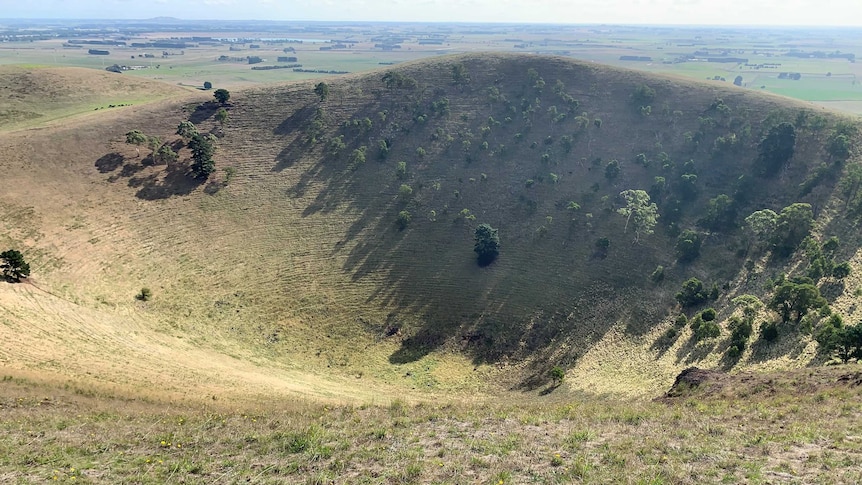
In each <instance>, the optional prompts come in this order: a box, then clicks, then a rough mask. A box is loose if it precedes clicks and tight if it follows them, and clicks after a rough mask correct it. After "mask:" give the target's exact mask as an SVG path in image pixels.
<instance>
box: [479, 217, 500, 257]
mask: <svg viewBox="0 0 862 485" xmlns="http://www.w3.org/2000/svg"><path fill="white" fill-rule="evenodd" d="M474 237H475V240H476V244H475V245H474V246H473V251H475V252H476V254H477V255H478V262H479V266H488V265H489V264H491V263H493V262H494V260H495V259H497V255H499V254H500V236H499V235H498V234H497V230H496V229H494V228H493V227H491V225H490V224H479V227H477V228H476V231H475V233H474Z"/></svg>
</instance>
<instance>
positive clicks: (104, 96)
mask: <svg viewBox="0 0 862 485" xmlns="http://www.w3.org/2000/svg"><path fill="white" fill-rule="evenodd" d="M0 90H2V93H3V95H2V98H0V130H8V129H14V128H22V127H28V126H34V125H37V124H42V123H45V122H47V121H51V120H55V119H58V118H66V117H69V116H72V115H75V114H80V113H85V112H89V111H98V110H101V109H108V108H116V107H123V106H127V105H133V104H141V103H146V102H149V101H154V100H158V99H164V98H167V97H171V96H181V95H188V93H189V90H188V89H184V88H180V87H177V86H171V85H169V84H165V83H160V82H154V81H148V80H142V79H137V78H133V77H129V76H123V75H122V74H117V73H111V72H106V71H97V70H93V69H84V68H71V67H65V68H49V67H23V66H15V65H11V66H2V67H0Z"/></svg>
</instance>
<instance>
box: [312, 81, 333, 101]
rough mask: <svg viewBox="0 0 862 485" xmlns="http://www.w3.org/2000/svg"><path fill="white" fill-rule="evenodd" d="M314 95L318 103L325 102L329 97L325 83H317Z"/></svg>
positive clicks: (327, 86)
mask: <svg viewBox="0 0 862 485" xmlns="http://www.w3.org/2000/svg"><path fill="white" fill-rule="evenodd" d="M314 94H316V95H317V97H319V98H320V101H326V98H328V97H329V85H328V84H326V83H325V82H319V83H317V86H314Z"/></svg>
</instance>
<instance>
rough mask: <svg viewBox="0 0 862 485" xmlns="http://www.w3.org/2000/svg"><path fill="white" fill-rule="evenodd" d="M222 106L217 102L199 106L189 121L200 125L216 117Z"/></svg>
mask: <svg viewBox="0 0 862 485" xmlns="http://www.w3.org/2000/svg"><path fill="white" fill-rule="evenodd" d="M220 107H221V105H220V104H219V103H218V102H216V101H207V102H205V103H201V104H199V105H198V106H197V107H196V108H195V110H194V111H193V112H192V114H190V115H189V121H191V122H192V123H194V124H196V125H197V124H200V123H203V122H204V121H206V120H208V119H209V118H211V117H212V116H213V115H215V113H216V111H218V109H219V108H220Z"/></svg>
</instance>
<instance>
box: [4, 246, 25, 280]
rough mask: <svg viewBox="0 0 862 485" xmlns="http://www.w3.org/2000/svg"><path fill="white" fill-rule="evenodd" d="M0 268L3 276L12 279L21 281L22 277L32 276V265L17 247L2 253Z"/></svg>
mask: <svg viewBox="0 0 862 485" xmlns="http://www.w3.org/2000/svg"><path fill="white" fill-rule="evenodd" d="M0 270H3V276H4V277H6V279H8V280H11V281H16V282H18V281H21V278H26V277H28V276H30V265H29V264H28V263H27V262H26V261H24V255H22V254H21V252H20V251H18V250H15V249H9V250H7V251H3V252H2V253H0Z"/></svg>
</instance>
